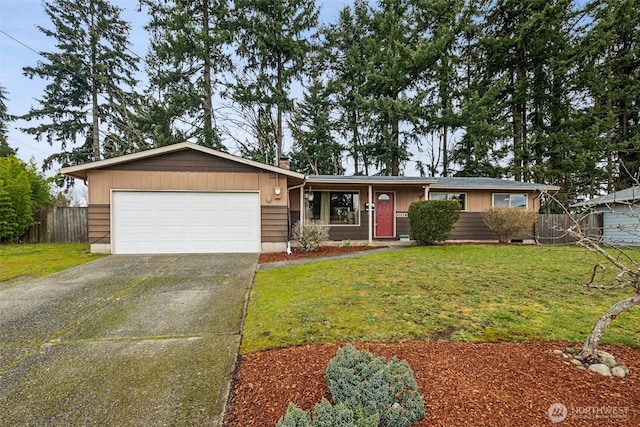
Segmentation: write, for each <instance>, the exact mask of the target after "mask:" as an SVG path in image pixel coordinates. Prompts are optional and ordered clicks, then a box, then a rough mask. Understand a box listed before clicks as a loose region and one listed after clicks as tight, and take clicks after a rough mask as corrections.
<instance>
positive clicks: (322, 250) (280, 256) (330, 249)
mask: <svg viewBox="0 0 640 427" xmlns="http://www.w3.org/2000/svg"><path fill="white" fill-rule="evenodd" d="M384 247H386V246H321V247H319V248H318V249H317V250H315V251H312V252H304V251H303V250H302V249H300V248H291V254H287V253H286V252H274V253H264V254H261V255H260V261H259V263H260V264H268V263H272V262H282V261H295V260H298V259H305V258H317V257H330V256H337V255H343V254H348V253H351V252H359V251H368V250H372V249H380V248H384Z"/></svg>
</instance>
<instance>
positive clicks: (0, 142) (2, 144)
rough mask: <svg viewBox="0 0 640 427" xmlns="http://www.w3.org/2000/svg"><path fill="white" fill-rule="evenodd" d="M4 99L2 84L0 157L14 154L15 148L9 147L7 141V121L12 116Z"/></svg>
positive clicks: (0, 87)
mask: <svg viewBox="0 0 640 427" xmlns="http://www.w3.org/2000/svg"><path fill="white" fill-rule="evenodd" d="M6 100H7V96H6V90H5V88H4V87H3V86H0V157H9V156H11V155H14V154H16V150H14V149H13V148H11V146H10V145H9V142H8V141H7V132H8V131H9V129H8V127H7V123H8V122H10V121H11V120H13V117H11V116H10V115H9V114H8V113H7V105H6V104H5V101H6Z"/></svg>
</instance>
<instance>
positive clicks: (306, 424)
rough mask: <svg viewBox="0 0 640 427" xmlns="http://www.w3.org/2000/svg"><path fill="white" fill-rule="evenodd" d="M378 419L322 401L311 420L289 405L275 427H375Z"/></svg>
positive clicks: (357, 410) (306, 413)
mask: <svg viewBox="0 0 640 427" xmlns="http://www.w3.org/2000/svg"><path fill="white" fill-rule="evenodd" d="M378 420H379V417H378V416H377V415H373V416H370V417H366V416H365V415H364V411H363V410H362V408H356V409H350V408H349V407H347V406H346V405H345V404H342V403H341V404H338V405H335V406H333V405H331V403H329V401H328V400H327V399H322V402H320V403H318V404H317V405H316V406H315V408H314V409H313V419H312V418H311V416H310V415H309V413H308V412H305V411H303V410H302V409H300V408H298V407H297V406H296V405H294V404H290V405H289V407H288V408H287V412H286V414H285V416H284V418H283V419H281V420H280V421H279V422H278V424H276V427H377V426H378Z"/></svg>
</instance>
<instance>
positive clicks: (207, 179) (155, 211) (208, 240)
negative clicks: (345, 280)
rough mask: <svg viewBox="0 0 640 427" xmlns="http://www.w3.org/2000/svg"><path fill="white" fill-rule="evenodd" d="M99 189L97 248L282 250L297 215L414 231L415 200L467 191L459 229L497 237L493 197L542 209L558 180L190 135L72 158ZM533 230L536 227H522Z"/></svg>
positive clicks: (354, 226) (335, 225)
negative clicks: (307, 162)
mask: <svg viewBox="0 0 640 427" xmlns="http://www.w3.org/2000/svg"><path fill="white" fill-rule="evenodd" d="M61 172H62V173H63V174H65V175H67V176H71V177H74V178H77V179H82V180H84V181H85V182H86V183H87V186H88V192H89V206H88V211H89V224H88V227H89V241H90V244H91V251H92V252H102V253H113V254H134V253H140V254H142V253H145V254H147V253H216V252H280V251H284V250H285V249H286V246H287V242H288V240H289V238H290V230H291V227H292V226H293V224H295V223H296V222H297V221H306V220H318V221H322V222H324V223H326V224H328V225H329V226H330V239H331V240H333V241H346V240H349V241H351V242H368V243H369V244H372V245H375V244H378V242H382V244H386V243H388V242H389V241H393V240H400V239H402V240H405V239H410V234H411V232H410V227H409V218H408V215H407V212H408V209H409V205H410V204H411V203H412V202H414V201H416V200H421V199H422V200H424V199H451V200H458V201H459V202H460V204H461V208H462V212H461V215H460V219H459V221H458V222H457V223H456V225H455V227H454V230H453V231H452V233H451V234H450V236H449V238H450V239H451V240H455V241H495V240H496V239H497V238H496V235H495V234H494V233H492V232H491V231H490V230H489V229H488V228H487V227H486V226H485V225H484V223H483V221H482V212H483V211H484V210H486V209H488V208H490V207H491V206H512V207H519V208H523V209H528V210H532V211H537V210H538V209H539V204H540V195H541V193H542V192H544V191H556V190H558V187H555V186H548V185H537V184H531V183H522V182H515V181H509V180H499V179H490V178H430V177H397V176H371V177H366V176H325V175H311V176H307V175H304V174H301V173H298V172H294V171H292V170H290V169H289V167H288V164H287V162H281V164H280V166H279V167H276V166H272V165H268V164H264V163H259V162H255V161H251V160H247V159H244V158H241V157H237V156H233V155H231V154H228V153H224V152H220V151H216V150H212V149H209V148H206V147H202V146H199V145H196V144H192V143H188V142H184V143H180V144H174V145H169V146H165V147H161V148H155V149H151V150H147V151H143V152H139V153H134V154H129V155H125V156H121V157H116V158H111V159H107V160H101V161H97V162H93V163H88V164H84V165H79V166H72V167H67V168H63V169H62V170H61ZM522 238H523V239H525V238H529V239H531V236H522Z"/></svg>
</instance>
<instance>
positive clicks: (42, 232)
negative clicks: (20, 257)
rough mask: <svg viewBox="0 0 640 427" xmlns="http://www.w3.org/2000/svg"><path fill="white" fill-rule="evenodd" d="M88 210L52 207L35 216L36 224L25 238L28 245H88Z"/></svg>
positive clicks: (40, 211)
mask: <svg viewBox="0 0 640 427" xmlns="http://www.w3.org/2000/svg"><path fill="white" fill-rule="evenodd" d="M87 230H88V227H87V208H60V207H55V206H50V207H46V208H42V209H40V210H39V211H38V212H36V214H35V224H33V225H32V226H31V228H29V231H28V232H27V235H26V236H25V242H27V243H87V242H89V236H88V231H87Z"/></svg>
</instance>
